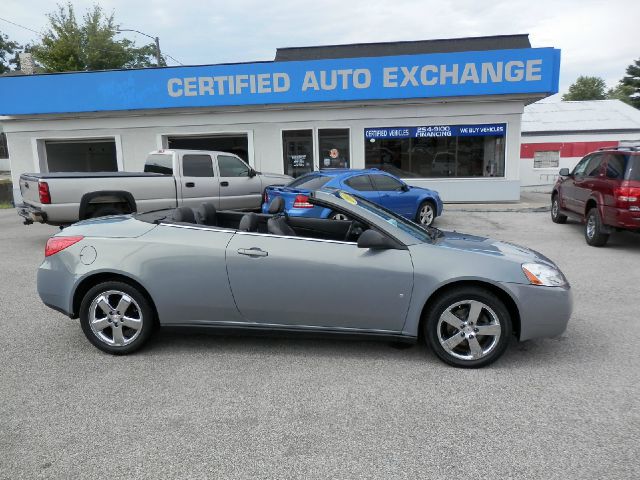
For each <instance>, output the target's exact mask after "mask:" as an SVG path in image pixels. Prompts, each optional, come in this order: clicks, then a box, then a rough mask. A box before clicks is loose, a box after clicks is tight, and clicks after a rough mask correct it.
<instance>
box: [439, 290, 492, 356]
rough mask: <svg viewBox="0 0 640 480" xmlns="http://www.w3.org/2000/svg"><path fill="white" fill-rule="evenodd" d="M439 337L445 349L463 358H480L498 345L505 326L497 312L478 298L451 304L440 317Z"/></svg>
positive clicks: (452, 354)
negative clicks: (502, 324) (501, 323)
mask: <svg viewBox="0 0 640 480" xmlns="http://www.w3.org/2000/svg"><path fill="white" fill-rule="evenodd" d="M437 333H438V340H439V341H440V345H442V348H444V349H445V351H446V352H447V353H448V354H449V355H451V356H453V357H455V358H459V359H461V360H479V359H481V358H483V357H486V356H487V355H489V354H490V353H491V352H492V351H493V350H494V349H495V348H496V346H497V345H498V341H499V340H500V335H501V334H502V326H501V325H500V320H498V316H497V315H496V312H494V311H493V309H492V308H491V307H489V306H488V305H487V304H485V303H482V302H479V301H477V300H463V301H461V302H456V303H454V304H453V305H451V306H449V307H448V308H447V309H446V310H445V311H444V312H443V313H442V315H440V319H439V320H438V327H437Z"/></svg>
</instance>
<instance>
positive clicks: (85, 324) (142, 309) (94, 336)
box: [80, 281, 156, 355]
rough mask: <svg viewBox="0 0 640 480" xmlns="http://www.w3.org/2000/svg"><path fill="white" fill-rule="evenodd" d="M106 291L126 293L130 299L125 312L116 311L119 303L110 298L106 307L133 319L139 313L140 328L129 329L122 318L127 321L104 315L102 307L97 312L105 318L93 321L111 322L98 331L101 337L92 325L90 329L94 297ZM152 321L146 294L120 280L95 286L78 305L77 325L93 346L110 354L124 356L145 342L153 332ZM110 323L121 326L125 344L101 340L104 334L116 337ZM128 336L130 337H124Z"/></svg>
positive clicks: (116, 297) (150, 308)
mask: <svg viewBox="0 0 640 480" xmlns="http://www.w3.org/2000/svg"><path fill="white" fill-rule="evenodd" d="M107 292H120V293H123V294H126V295H127V296H128V297H130V298H131V299H132V300H133V302H131V304H130V306H129V307H126V308H125V311H124V312H119V311H117V310H116V308H118V305H117V304H116V305H113V303H115V302H113V300H112V301H111V302H110V304H109V306H110V307H111V308H112V309H113V310H114V311H116V312H118V313H120V314H122V316H127V317H131V318H132V319H135V317H137V316H138V315H136V312H138V313H139V314H140V315H139V318H140V319H141V322H140V324H141V325H140V328H138V329H133V328H129V327H127V326H126V325H125V321H127V319H122V318H118V317H110V315H108V314H106V312H104V310H102V309H100V311H99V312H98V313H100V314H104V318H98V319H96V321H103V320H106V321H107V322H108V323H109V324H110V325H109V326H106V327H104V329H103V330H102V331H101V334H102V336H100V335H99V334H98V333H96V332H95V331H94V328H92V326H91V323H92V319H93V318H94V316H93V313H92V310H93V309H94V300H97V299H98V298H99V297H100V296H103V295H105V293H107ZM111 297H115V300H117V299H118V295H112V296H110V299H111ZM120 298H122V297H120ZM95 308H96V310H97V309H98V307H95ZM114 319H115V320H114ZM118 321H120V322H121V325H120V324H118ZM155 322H156V319H155V313H154V310H153V308H152V307H151V305H150V304H149V301H148V300H147V298H146V297H145V295H143V294H142V293H141V292H140V291H139V290H138V289H137V288H135V287H133V286H131V285H129V284H127V283H123V282H117V281H112V282H103V283H100V284H98V285H96V286H95V287H93V288H92V289H90V290H89V291H88V292H87V293H86V294H85V296H84V297H83V299H82V303H81V305H80V325H81V327H82V331H83V332H84V334H85V336H86V337H87V339H88V340H89V341H90V342H91V343H92V344H93V345H94V346H95V347H97V348H99V349H100V350H102V351H104V352H107V353H111V354H113V355H126V354H128V353H132V352H134V351H136V350H138V349H139V348H140V347H142V345H144V344H145V342H146V341H147V340H149V338H150V337H151V334H152V333H153V330H154V329H155V326H156V325H155ZM113 325H116V326H119V327H120V331H121V332H123V335H124V336H123V339H124V341H125V342H128V343H126V344H124V343H123V344H122V345H116V344H111V343H109V342H107V341H106V340H105V339H104V337H107V338H108V337H109V336H111V337H112V339H114V340H115V338H116V337H115V333H114V327H113ZM136 331H137V332H138V333H137V335H136V336H135V337H134V332H136ZM127 336H128V337H129V340H127V338H126V337H127Z"/></svg>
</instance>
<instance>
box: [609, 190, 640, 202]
mask: <svg viewBox="0 0 640 480" xmlns="http://www.w3.org/2000/svg"><path fill="white" fill-rule="evenodd" d="M613 196H614V197H615V198H616V201H617V202H618V204H619V206H621V207H625V206H626V204H627V203H636V202H639V201H640V187H629V186H623V187H618V188H614V189H613Z"/></svg>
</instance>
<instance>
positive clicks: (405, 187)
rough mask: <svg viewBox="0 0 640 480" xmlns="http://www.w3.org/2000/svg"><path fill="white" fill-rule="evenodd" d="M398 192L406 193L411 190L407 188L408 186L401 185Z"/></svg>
mask: <svg viewBox="0 0 640 480" xmlns="http://www.w3.org/2000/svg"><path fill="white" fill-rule="evenodd" d="M400 190H402V191H403V192H408V191H409V190H411V188H409V185H407V184H406V183H405V184H403V185H402V187H400Z"/></svg>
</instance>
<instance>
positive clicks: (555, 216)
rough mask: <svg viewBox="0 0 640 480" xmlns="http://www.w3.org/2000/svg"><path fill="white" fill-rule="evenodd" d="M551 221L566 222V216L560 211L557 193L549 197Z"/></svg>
mask: <svg viewBox="0 0 640 480" xmlns="http://www.w3.org/2000/svg"><path fill="white" fill-rule="evenodd" d="M551 221H552V222H553V223H567V216H566V215H562V214H561V213H560V202H558V194H557V193H556V194H555V195H554V196H553V197H551Z"/></svg>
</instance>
